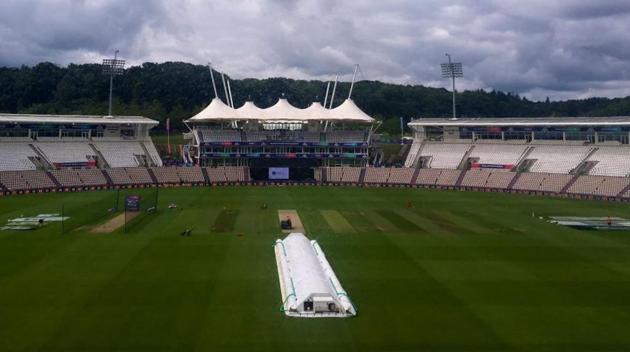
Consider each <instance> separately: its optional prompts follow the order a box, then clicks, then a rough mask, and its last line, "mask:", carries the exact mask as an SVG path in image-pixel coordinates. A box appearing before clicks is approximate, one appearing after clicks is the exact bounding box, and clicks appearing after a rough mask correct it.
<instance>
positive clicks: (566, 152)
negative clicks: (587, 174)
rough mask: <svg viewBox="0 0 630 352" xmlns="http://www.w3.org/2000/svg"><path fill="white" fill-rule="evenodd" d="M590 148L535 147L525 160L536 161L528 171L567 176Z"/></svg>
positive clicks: (586, 154)
mask: <svg viewBox="0 0 630 352" xmlns="http://www.w3.org/2000/svg"><path fill="white" fill-rule="evenodd" d="M591 150H592V147H583V146H560V145H536V146H535V147H534V150H533V151H532V152H531V153H530V154H529V155H528V156H527V159H536V162H535V163H534V165H532V167H531V169H530V170H529V171H531V172H542V173H545V172H547V173H557V174H568V173H569V172H571V170H573V169H575V168H576V167H577V166H578V165H579V164H580V163H581V162H582V161H583V160H584V159H585V158H586V157H587V156H588V154H589V152H590V151H591Z"/></svg>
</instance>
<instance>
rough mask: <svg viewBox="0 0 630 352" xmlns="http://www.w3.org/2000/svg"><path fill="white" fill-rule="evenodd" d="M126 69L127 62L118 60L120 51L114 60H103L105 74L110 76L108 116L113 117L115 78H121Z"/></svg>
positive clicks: (116, 53)
mask: <svg viewBox="0 0 630 352" xmlns="http://www.w3.org/2000/svg"><path fill="white" fill-rule="evenodd" d="M124 69H125V60H118V50H116V52H114V58H113V59H103V74H104V75H109V109H108V113H107V116H112V92H113V90H114V76H120V75H122V74H123V70H124Z"/></svg>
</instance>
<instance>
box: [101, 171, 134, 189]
mask: <svg viewBox="0 0 630 352" xmlns="http://www.w3.org/2000/svg"><path fill="white" fill-rule="evenodd" d="M105 172H106V173H107V175H108V176H109V178H110V179H111V180H112V183H113V184H114V185H116V186H124V185H132V184H134V182H133V181H131V178H129V175H128V174H127V171H125V169H124V168H116V169H107V170H105Z"/></svg>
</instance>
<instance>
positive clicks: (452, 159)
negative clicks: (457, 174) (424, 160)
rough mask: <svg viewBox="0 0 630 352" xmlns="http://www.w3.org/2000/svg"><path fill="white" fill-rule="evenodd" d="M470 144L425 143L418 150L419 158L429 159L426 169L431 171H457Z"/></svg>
mask: <svg viewBox="0 0 630 352" xmlns="http://www.w3.org/2000/svg"><path fill="white" fill-rule="evenodd" d="M469 149H470V144H456V143H446V144H442V143H439V144H438V143H427V144H425V145H424V148H422V150H420V156H424V157H429V158H430V161H429V165H427V166H428V167H430V168H432V169H457V167H458V166H459V164H460V163H461V161H462V159H463V158H464V155H466V152H467V151H468V150H469Z"/></svg>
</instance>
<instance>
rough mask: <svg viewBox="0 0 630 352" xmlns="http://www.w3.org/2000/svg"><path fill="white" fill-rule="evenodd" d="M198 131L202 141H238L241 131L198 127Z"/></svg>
mask: <svg viewBox="0 0 630 352" xmlns="http://www.w3.org/2000/svg"><path fill="white" fill-rule="evenodd" d="M198 133H199V137H200V138H201V140H202V141H203V142H240V141H241V140H242V139H241V131H239V130H216V129H210V128H199V129H198ZM261 136H263V134H261Z"/></svg>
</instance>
